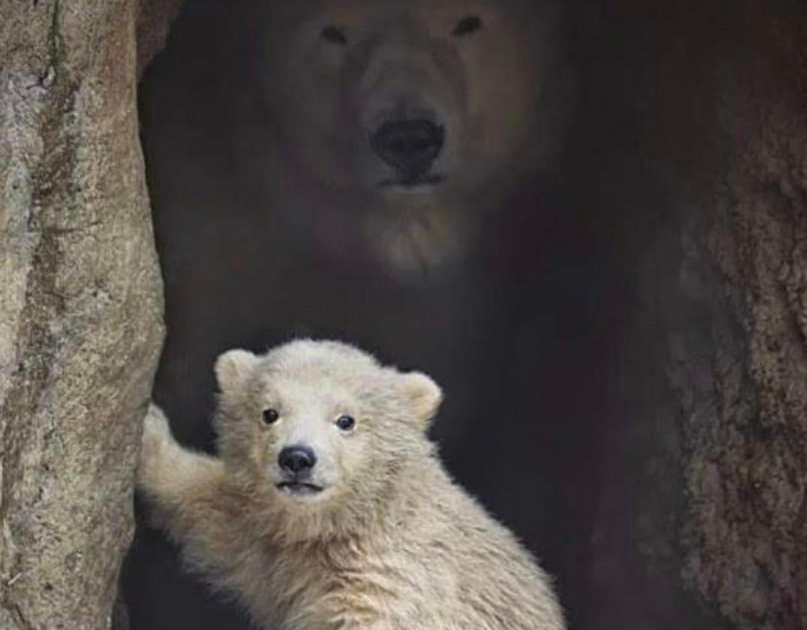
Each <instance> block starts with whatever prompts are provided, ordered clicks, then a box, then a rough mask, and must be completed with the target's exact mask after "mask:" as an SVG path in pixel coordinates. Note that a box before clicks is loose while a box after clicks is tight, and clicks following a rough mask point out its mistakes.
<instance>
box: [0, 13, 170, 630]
mask: <svg viewBox="0 0 807 630" xmlns="http://www.w3.org/2000/svg"><path fill="white" fill-rule="evenodd" d="M136 10H137V6H136V4H135V2H134V1H133V0H114V1H113V0H110V1H108V2H91V1H89V0H79V1H77V2H70V3H64V2H60V1H59V0H49V1H47V0H39V1H35V2H27V3H22V2H5V3H3V4H0V628H2V629H3V630H35V629H36V630H39V629H43V630H44V629H46V628H47V629H48V630H51V629H58V628H64V629H70V630H74V629H75V630H84V629H100V628H106V627H108V626H109V617H110V612H111V607H112V601H113V599H114V593H115V585H116V576H117V572H118V570H119V564H120V561H121V558H122V556H123V553H124V551H125V548H126V546H127V544H128V542H129V540H130V537H131V533H132V526H133V523H132V478H133V467H134V462H135V455H136V445H137V444H138V441H139V433H140V418H141V417H142V414H143V412H144V410H145V405H146V402H147V399H148V397H149V391H150V387H151V380H152V375H153V370H154V367H155V364H156V360H157V355H158V352H159V348H160V343H161V338H162V323H161V308H162V304H161V285H160V279H159V274H158V268H157V264H156V256H155V251H154V247H153V243H152V231H151V225H150V217H149V209H148V199H147V194H146V189H145V183H144V176H143V163H142V157H141V153H140V147H139V142H138V137H137V112H136V106H135V102H136V99H135V71H136V51H135V21H136V18H137V16H136Z"/></svg>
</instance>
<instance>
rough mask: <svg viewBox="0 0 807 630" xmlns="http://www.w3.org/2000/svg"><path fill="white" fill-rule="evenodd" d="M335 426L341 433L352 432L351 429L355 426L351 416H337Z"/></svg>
mask: <svg viewBox="0 0 807 630" xmlns="http://www.w3.org/2000/svg"><path fill="white" fill-rule="evenodd" d="M336 426H337V427H339V428H340V429H341V430H342V431H352V430H353V427H355V426H356V420H355V419H354V418H353V416H339V417H338V418H337V419H336Z"/></svg>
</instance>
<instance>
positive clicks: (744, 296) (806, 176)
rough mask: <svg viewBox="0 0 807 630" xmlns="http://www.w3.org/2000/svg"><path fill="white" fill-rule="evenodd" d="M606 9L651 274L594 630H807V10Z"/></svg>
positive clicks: (639, 294) (640, 252)
mask: <svg viewBox="0 0 807 630" xmlns="http://www.w3.org/2000/svg"><path fill="white" fill-rule="evenodd" d="M640 5H641V6H640ZM612 6H614V7H619V9H616V8H611V10H612V11H614V12H617V11H618V10H620V11H623V12H624V13H623V14H622V15H619V18H620V21H624V22H625V23H626V24H627V26H626V27H625V33H626V35H625V37H624V41H625V44H624V53H623V57H622V58H620V59H619V65H618V66H617V67H621V68H623V70H622V75H620V74H619V72H614V74H613V75H610V76H611V80H613V76H614V75H617V76H619V77H620V79H621V78H622V76H625V77H627V78H626V79H625V84H626V85H625V88H624V90H623V91H624V92H625V93H626V94H627V96H626V99H627V100H628V101H629V102H630V104H631V106H633V107H635V108H636V109H637V110H638V112H639V113H638V115H636V118H637V120H638V121H639V122H633V123H632V124H633V125H635V127H628V128H627V132H625V129H622V131H623V133H624V134H625V137H626V138H629V139H627V140H623V142H624V143H625V144H624V146H621V147H619V148H618V149H617V151H616V153H617V158H616V159H615V160H614V162H615V166H614V171H613V172H612V173H609V174H606V176H605V177H604V179H606V180H608V179H609V178H610V180H612V181H628V180H629V178H633V179H631V180H630V181H631V185H630V186H629V187H626V188H628V189H626V190H621V191H617V195H616V196H617V198H618V203H621V205H622V206H624V207H626V208H633V209H635V210H622V211H621V212H623V214H624V216H623V217H622V220H623V221H624V223H623V224H622V228H621V229H623V230H625V231H626V232H627V231H634V232H635V233H636V235H637V236H636V238H635V240H636V245H635V247H636V252H637V260H638V261H640V262H639V263H638V264H636V265H635V267H636V268H637V269H638V273H636V272H635V271H633V272H632V271H628V272H627V273H628V274H629V275H633V277H634V278H635V282H636V292H635V297H636V304H635V305H634V307H633V309H632V312H633V315H632V318H631V319H630V320H629V321H628V322H627V323H626V326H625V331H624V332H625V339H626V341H625V356H624V359H625V362H624V369H623V373H622V375H621V379H622V380H621V383H620V385H621V388H622V391H621V397H622V406H623V414H622V415H621V417H622V420H621V421H620V423H618V425H617V426H616V427H615V431H614V436H615V438H614V443H613V444H612V445H611V446H610V447H609V448H610V449H611V457H610V460H609V461H610V464H609V465H608V466H607V470H606V471H605V476H606V478H607V481H606V483H605V488H606V490H605V492H604V495H603V496H604V498H603V504H602V506H601V510H602V511H601V514H600V518H599V524H598V528H597V535H596V536H595V540H594V544H595V547H597V548H598V550H599V555H598V557H599V558H600V565H599V567H598V569H597V571H598V574H597V575H595V576H594V579H595V582H596V583H597V584H598V585H599V589H600V590H601V591H602V592H603V593H604V595H603V599H604V600H610V601H604V602H603V611H604V612H603V617H602V618H601V621H600V622H598V623H597V624H595V626H596V627H597V628H603V629H606V628H609V629H610V628H613V627H630V628H633V627H636V628H639V627H642V628H667V627H687V628H693V629H698V630H701V629H707V628H708V629H712V630H714V629H718V628H721V629H729V628H731V629H743V630H746V629H747V630H751V629H753V630H774V629H775V630H804V629H805V628H807V118H805V115H804V112H805V111H807V10H805V8H804V7H803V6H801V5H800V4H799V3H795V2H786V1H780V2H773V3H765V2H750V3H745V4H738V3H731V2H723V1H722V0H711V1H709V2H706V3H704V2H698V3H695V2H685V3H683V4H682V3H680V2H666V1H664V0H658V1H656V2H654V3H653V5H652V10H650V8H649V7H648V6H647V5H646V3H638V2H634V1H633V0H625V1H624V2H620V3H617V4H616V5H612ZM682 33H685V34H686V35H685V36H682V35H681V34H682ZM640 53H641V54H640ZM625 60H627V61H625ZM630 132H633V133H630ZM640 169H641V170H640ZM637 172H642V173H643V174H644V175H645V177H644V178H642V179H641V180H640V179H639V178H637V177H636V175H637ZM626 592H628V593H630V595H629V596H628V597H626V596H625V593H626ZM613 602H617V603H616V604H614V603H613Z"/></svg>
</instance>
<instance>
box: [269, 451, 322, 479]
mask: <svg viewBox="0 0 807 630" xmlns="http://www.w3.org/2000/svg"><path fill="white" fill-rule="evenodd" d="M277 463H278V464H279V465H280V469H281V470H283V472H286V473H289V474H291V475H293V476H295V477H300V476H303V475H305V474H306V473H308V472H310V471H311V469H312V468H313V467H314V464H316V463H317V456H316V455H314V451H313V450H311V449H310V448H309V447H307V446H287V447H286V448H284V449H283V450H282V451H280V455H278V457H277Z"/></svg>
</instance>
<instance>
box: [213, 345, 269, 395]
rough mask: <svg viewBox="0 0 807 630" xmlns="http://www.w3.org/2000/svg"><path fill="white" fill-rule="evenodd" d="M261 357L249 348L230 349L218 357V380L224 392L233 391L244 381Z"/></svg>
mask: <svg viewBox="0 0 807 630" xmlns="http://www.w3.org/2000/svg"><path fill="white" fill-rule="evenodd" d="M258 361H260V357H258V356H257V355H255V354H253V353H252V352H249V351H247V350H228V351H227V352H225V353H224V354H222V355H219V358H218V359H216V368H215V371H216V381H218V384H219V389H220V390H221V391H222V392H226V391H231V390H233V389H234V388H236V387H238V385H239V384H240V383H241V382H243V380H244V379H245V378H246V376H247V374H249V371H250V370H251V369H252V368H253V367H255V365H256V364H257V363H258Z"/></svg>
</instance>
